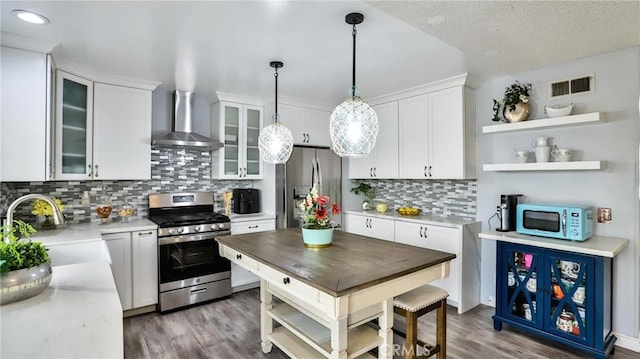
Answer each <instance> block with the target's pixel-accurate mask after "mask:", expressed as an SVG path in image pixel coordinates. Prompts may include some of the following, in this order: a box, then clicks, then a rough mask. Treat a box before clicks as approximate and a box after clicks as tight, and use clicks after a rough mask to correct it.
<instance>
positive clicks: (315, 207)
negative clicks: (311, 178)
mask: <svg viewBox="0 0 640 359" xmlns="http://www.w3.org/2000/svg"><path fill="white" fill-rule="evenodd" d="M329 206H331V208H330V209H331V213H329ZM299 207H300V209H301V210H302V211H303V214H302V220H303V221H304V227H305V228H307V229H329V228H333V225H334V224H335V223H334V222H333V221H332V220H331V214H333V215H337V214H340V206H338V204H337V203H335V202H334V203H331V200H330V199H329V197H327V196H323V195H320V194H318V189H317V188H316V186H315V185H314V186H313V188H311V191H310V192H309V193H308V194H307V197H306V198H305V199H304V201H302V203H300V205H299Z"/></svg>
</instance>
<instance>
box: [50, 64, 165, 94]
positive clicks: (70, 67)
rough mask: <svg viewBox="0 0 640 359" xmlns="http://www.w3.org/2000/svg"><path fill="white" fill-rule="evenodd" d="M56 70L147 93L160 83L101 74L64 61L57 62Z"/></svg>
mask: <svg viewBox="0 0 640 359" xmlns="http://www.w3.org/2000/svg"><path fill="white" fill-rule="evenodd" d="M56 68H58V69H60V70H63V71H64V72H68V73H70V74H73V75H76V76H80V77H82V78H85V79H87V80H90V81H93V82H101V83H105V84H110V85H118V86H125V87H133V88H137V89H143V90H149V91H154V90H155V89H156V88H157V87H158V86H160V82H157V81H148V80H140V79H131V78H127V77H121V76H116V75H108V74H103V73H99V72H96V71H93V70H91V69H88V68H86V67H82V66H80V65H78V64H75V63H72V62H69V61H65V60H57V61H56Z"/></svg>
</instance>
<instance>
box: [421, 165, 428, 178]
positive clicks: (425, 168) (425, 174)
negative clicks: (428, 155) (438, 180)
mask: <svg viewBox="0 0 640 359" xmlns="http://www.w3.org/2000/svg"><path fill="white" fill-rule="evenodd" d="M422 173H424V176H425V177H427V166H424V171H423V172H422Z"/></svg>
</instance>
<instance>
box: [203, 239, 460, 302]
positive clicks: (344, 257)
mask: <svg viewBox="0 0 640 359" xmlns="http://www.w3.org/2000/svg"><path fill="white" fill-rule="evenodd" d="M216 240H217V241H218V242H219V243H220V244H223V245H225V246H227V247H229V248H231V249H233V250H235V251H237V252H239V253H242V254H243V255H246V256H248V257H250V258H252V259H254V260H256V261H257V262H259V263H263V264H265V265H268V266H271V267H274V268H277V269H278V270H280V271H281V272H282V273H285V274H287V275H289V276H291V277H293V278H296V279H298V280H300V281H302V282H304V283H306V284H308V285H310V286H312V287H314V288H316V289H318V290H320V291H322V292H325V293H327V294H329V295H332V296H334V297H341V296H344V295H347V294H350V293H352V292H355V291H358V290H361V289H364V288H367V287H371V286H374V285H376V284H379V283H383V282H386V281H389V280H392V279H395V278H398V277H401V276H403V275H406V274H409V273H412V272H416V271H419V270H421V269H425V268H428V267H431V266H434V265H437V264H440V263H443V262H447V261H450V260H452V259H454V258H455V257H456V256H455V254H451V253H447V252H440V251H436V250H431V249H424V248H419V247H413V246H408V245H404V244H399V243H394V242H389V241H383V240H377V239H373V238H368V237H363V236H359V235H355V234H351V233H346V232H343V231H334V232H333V244H332V246H331V247H328V248H321V249H313V248H306V247H305V246H304V244H303V242H302V231H301V229H300V228H289V229H282V230H277V231H271V232H260V233H250V234H241V235H233V236H225V237H217V238H216Z"/></svg>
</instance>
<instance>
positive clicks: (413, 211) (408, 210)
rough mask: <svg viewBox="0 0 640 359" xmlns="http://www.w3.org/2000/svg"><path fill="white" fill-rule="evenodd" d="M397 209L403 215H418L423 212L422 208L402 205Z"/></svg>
mask: <svg viewBox="0 0 640 359" xmlns="http://www.w3.org/2000/svg"><path fill="white" fill-rule="evenodd" d="M396 211H398V213H399V214H400V215H401V216H417V215H419V214H420V213H421V212H422V210H421V209H420V208H415V207H400V208H398V209H397V210H396Z"/></svg>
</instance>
